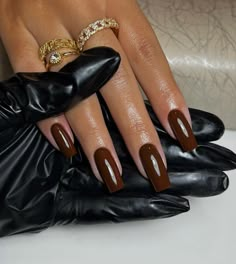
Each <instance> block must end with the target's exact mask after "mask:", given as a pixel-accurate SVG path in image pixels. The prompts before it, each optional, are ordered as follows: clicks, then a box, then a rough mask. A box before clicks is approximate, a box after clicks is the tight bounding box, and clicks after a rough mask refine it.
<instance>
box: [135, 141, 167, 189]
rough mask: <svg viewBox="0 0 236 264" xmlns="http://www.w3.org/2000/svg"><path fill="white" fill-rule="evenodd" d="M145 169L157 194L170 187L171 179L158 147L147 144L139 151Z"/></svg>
mask: <svg viewBox="0 0 236 264" xmlns="http://www.w3.org/2000/svg"><path fill="white" fill-rule="evenodd" d="M139 155H140V159H141V161H142V164H143V168H144V170H145V172H146V174H147V176H148V178H149V179H150V181H151V183H152V185H153V187H154V189H155V190H156V191H157V192H160V191H163V190H165V189H167V188H169V187H170V181H169V177H168V175H167V171H166V168H165V165H164V163H163V161H162V158H161V156H160V154H159V152H158V151H157V149H156V147H155V146H154V145H152V144H145V145H143V146H142V147H141V148H140V151H139Z"/></svg>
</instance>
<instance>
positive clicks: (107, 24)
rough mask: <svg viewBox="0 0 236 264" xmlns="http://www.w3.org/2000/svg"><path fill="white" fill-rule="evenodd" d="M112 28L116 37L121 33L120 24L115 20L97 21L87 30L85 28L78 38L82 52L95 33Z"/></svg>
mask: <svg viewBox="0 0 236 264" xmlns="http://www.w3.org/2000/svg"><path fill="white" fill-rule="evenodd" d="M106 28H111V29H112V30H113V32H114V33H115V35H116V36H118V33H119V24H118V23H117V22H116V20H115V19H113V18H104V19H101V20H97V21H95V22H93V23H91V24H89V25H88V26H87V27H86V28H84V29H83V30H82V31H81V32H80V34H79V37H78V40H77V45H78V49H79V51H80V52H82V51H83V48H84V45H85V43H86V41H87V40H88V39H89V38H90V37H91V36H92V35H94V34H95V33H97V32H98V31H100V30H103V29H106Z"/></svg>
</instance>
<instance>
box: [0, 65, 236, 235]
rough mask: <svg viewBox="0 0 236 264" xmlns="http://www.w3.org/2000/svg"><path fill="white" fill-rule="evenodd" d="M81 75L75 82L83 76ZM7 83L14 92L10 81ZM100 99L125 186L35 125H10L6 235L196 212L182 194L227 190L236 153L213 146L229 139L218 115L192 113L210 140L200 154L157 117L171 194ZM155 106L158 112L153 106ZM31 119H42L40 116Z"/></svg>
mask: <svg viewBox="0 0 236 264" xmlns="http://www.w3.org/2000/svg"><path fill="white" fill-rule="evenodd" d="M68 67H71V66H68ZM67 69H68V68H67ZM76 69H77V68H76ZM76 69H75V70H74V72H76ZM69 70H72V69H69ZM79 74H80V73H78V72H77V73H76V74H75V75H74V77H73V78H77V79H79ZM28 76H30V75H28ZM39 78H44V77H39ZM50 78H51V77H50ZM43 80H44V79H43ZM39 82H40V83H41V81H39ZM42 82H43V81H42ZM10 83H11V82H9V85H10ZM53 83H55V82H53ZM77 84H78V83H77ZM4 85H5V87H4V89H6V85H7V82H5V83H4ZM9 87H10V86H9ZM65 87H67V86H65ZM34 95H35V99H37V98H38V97H39V98H38V100H39V101H42V103H41V106H43V105H45V107H47V104H46V102H44V100H45V98H44V99H43V97H41V96H43V95H42V94H41V93H39V94H38V97H37V95H36V94H35V93H34ZM4 98H6V97H4ZM8 98H9V97H8ZM25 98H26V99H27V96H26V97H25ZM100 100H101V104H102V109H103V113H104V117H105V120H106V123H107V127H108V129H109V131H110V134H111V136H112V138H113V142H114V145H115V148H116V150H117V153H118V156H119V158H120V160H121V163H122V167H123V180H124V183H125V187H124V189H123V190H121V191H120V192H118V193H114V194H109V193H108V191H107V189H106V188H105V186H104V185H103V184H102V183H101V182H99V181H98V180H97V179H96V178H95V176H94V175H93V173H92V171H91V168H90V165H89V163H88V161H87V159H86V158H85V155H84V153H83V151H82V150H80V151H79V154H78V155H76V156H74V157H73V158H71V159H67V158H65V157H64V156H63V154H61V153H60V152H59V151H57V150H55V149H54V148H53V147H52V146H51V145H50V143H48V142H47V140H46V139H45V137H44V136H43V135H42V134H41V132H40V131H39V130H38V128H37V127H36V126H35V125H33V124H25V125H24V126H19V127H17V126H16V125H15V124H20V122H18V121H17V122H13V123H12V124H13V126H11V127H10V126H6V125H3V127H2V128H1V129H0V208H1V210H0V236H5V235H11V234H16V233H21V232H30V231H31V232H32V231H40V230H43V229H45V228H48V227H50V226H51V225H55V224H67V223H71V222H74V223H80V222H85V223H88V222H89V223H90V222H104V221H113V222H121V221H128V220H135V219H136V220H138V219H152V218H163V217H169V216H174V215H177V214H179V213H182V212H186V211H188V210H189V204H188V200H186V199H185V198H182V197H180V196H179V195H194V196H200V197H203V196H211V195H216V194H219V193H221V192H223V191H224V190H226V189H227V187H228V177H227V175H226V174H224V173H223V172H222V170H223V169H233V168H235V167H236V155H235V154H234V153H233V152H231V151H229V150H228V149H226V148H223V147H220V146H218V145H213V144H211V143H209V142H208V140H209V139H211V138H214V139H216V138H219V137H220V136H221V135H222V134H223V131H224V126H223V124H222V122H221V121H220V120H219V119H218V118H217V117H215V116H212V115H211V114H209V113H206V112H203V111H200V110H192V109H191V110H190V112H191V114H192V118H193V124H195V125H194V126H193V130H194V132H195V130H196V136H197V137H199V138H201V142H202V143H201V145H200V147H199V148H198V149H197V150H196V151H193V152H191V153H187V154H186V153H183V152H182V150H181V149H180V147H179V146H178V145H177V142H176V141H174V140H173V139H171V138H170V137H169V136H168V135H167V134H166V133H165V132H164V131H162V128H161V127H159V126H158V120H157V119H156V117H155V116H152V119H153V122H154V123H155V126H156V128H157V129H158V130H159V135H160V138H161V142H162V144H163V148H164V151H165V153H166V155H167V161H168V164H169V166H168V170H169V176H170V181H171V188H170V189H169V190H168V191H165V192H163V193H155V192H154V190H153V188H152V187H151V185H150V182H149V181H148V180H146V179H144V178H143V177H142V176H141V175H140V174H139V172H138V170H137V168H136V167H135V165H134V162H133V160H132V158H131V156H130V155H129V153H128V151H127V148H126V146H125V144H124V142H123V140H122V138H121V135H120V134H119V132H118V130H117V128H116V126H115V124H114V122H113V120H112V118H111V116H110V114H109V112H108V110H107V108H106V105H105V103H104V102H103V101H102V99H101V98H100ZM36 101H37V100H36ZM55 103H56V104H57V102H55ZM6 105H9V106H10V109H11V108H12V105H11V101H1V102H0V107H1V109H3V108H4V107H5V106H6ZM147 107H148V109H149V112H150V114H151V115H152V109H151V108H150V105H148V104H147ZM44 110H45V109H42V112H45V111H44ZM47 110H48V109H47ZM50 114H52V113H50ZM36 115H37V114H36ZM16 116H17V114H16ZM43 117H44V115H43ZM13 119H14V115H13ZM30 120H35V119H34V115H33V114H32V115H31V116H30V118H29V121H30ZM22 122H23V121H22ZM75 146H76V147H77V148H78V149H80V146H79V142H77V141H75ZM200 168H202V169H200Z"/></svg>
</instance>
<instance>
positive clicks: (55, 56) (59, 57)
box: [45, 50, 79, 71]
mask: <svg viewBox="0 0 236 264" xmlns="http://www.w3.org/2000/svg"><path fill="white" fill-rule="evenodd" d="M71 55H79V51H78V50H77V51H66V52H59V51H54V52H53V53H52V54H50V57H49V59H48V62H47V59H45V60H46V63H45V67H46V70H47V71H48V70H50V67H52V66H55V65H57V64H60V63H62V61H63V59H64V58H65V57H67V56H71Z"/></svg>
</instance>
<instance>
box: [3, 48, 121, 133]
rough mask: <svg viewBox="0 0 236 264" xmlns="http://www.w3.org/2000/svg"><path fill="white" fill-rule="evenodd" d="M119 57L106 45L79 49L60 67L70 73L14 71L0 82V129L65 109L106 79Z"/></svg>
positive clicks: (91, 91)
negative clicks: (78, 53)
mask: <svg viewBox="0 0 236 264" xmlns="http://www.w3.org/2000/svg"><path fill="white" fill-rule="evenodd" d="M119 63H120V57H119V54H118V53H117V52H115V51H114V50H112V49H110V48H105V47H102V48H94V49H92V50H91V53H90V50H87V51H86V52H84V53H82V54H81V56H80V57H79V58H78V59H76V60H75V61H74V62H72V63H71V65H67V66H65V69H64V70H63V71H67V67H68V68H69V69H74V70H75V71H74V72H72V75H71V74H70V73H65V72H63V73H62V72H61V73H56V72H53V73H18V74H16V75H15V76H14V77H12V78H10V79H9V80H7V81H4V82H2V83H0V131H2V130H4V129H6V128H8V127H11V126H20V125H22V124H25V123H32V122H37V121H39V120H41V119H45V118H47V117H49V116H52V115H56V114H58V113H61V112H63V111H65V110H66V109H68V107H69V106H72V105H73V104H74V103H78V102H79V101H81V100H82V99H84V98H86V97H88V96H90V95H91V94H93V93H94V92H96V91H97V90H99V89H100V88H101V87H102V86H103V85H104V83H105V82H107V81H108V80H109V79H110V78H111V77H112V75H113V74H114V73H115V72H116V70H117V69H118V67H119Z"/></svg>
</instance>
